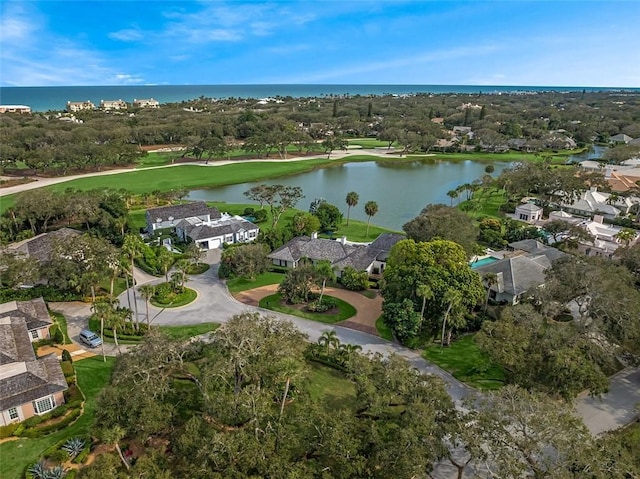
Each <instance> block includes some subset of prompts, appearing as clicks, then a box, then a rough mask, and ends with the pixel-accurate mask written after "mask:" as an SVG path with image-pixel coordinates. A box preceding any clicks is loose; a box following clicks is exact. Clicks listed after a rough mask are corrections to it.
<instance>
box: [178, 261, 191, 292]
mask: <svg viewBox="0 0 640 479" xmlns="http://www.w3.org/2000/svg"><path fill="white" fill-rule="evenodd" d="M190 266H191V263H189V260H187V259H179V260H178V261H176V264H175V268H176V272H177V273H178V274H179V275H180V286H181V287H183V288H184V284H185V283H186V282H187V271H188V270H189V267H190Z"/></svg>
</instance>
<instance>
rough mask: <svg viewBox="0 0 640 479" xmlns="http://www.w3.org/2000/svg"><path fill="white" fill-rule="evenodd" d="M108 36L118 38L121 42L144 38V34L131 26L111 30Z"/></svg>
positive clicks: (113, 38)
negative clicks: (114, 30)
mask: <svg viewBox="0 0 640 479" xmlns="http://www.w3.org/2000/svg"><path fill="white" fill-rule="evenodd" d="M108 36H109V38H111V39H112V40H120V41H121V42H136V41H138V40H142V39H143V38H144V35H143V33H142V32H141V31H140V30H137V29H133V28H127V29H124V30H119V31H117V32H111V33H109V35H108Z"/></svg>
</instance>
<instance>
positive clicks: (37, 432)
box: [20, 408, 82, 439]
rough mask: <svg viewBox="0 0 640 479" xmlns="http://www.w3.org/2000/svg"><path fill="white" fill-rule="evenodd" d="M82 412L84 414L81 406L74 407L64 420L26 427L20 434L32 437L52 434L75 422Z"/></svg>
mask: <svg viewBox="0 0 640 479" xmlns="http://www.w3.org/2000/svg"><path fill="white" fill-rule="evenodd" d="M81 414H82V410H81V409H80V408H77V409H73V410H72V411H71V412H70V413H69V415H67V416H66V417H65V418H64V419H63V420H62V421H59V422H56V423H53V424H49V425H47V426H42V427H33V428H31V429H26V430H25V431H23V432H22V433H21V434H20V436H21V437H28V438H30V439H35V438H39V437H42V436H46V435H47V434H50V433H52V432H55V431H59V430H60V429H64V428H65V427H67V426H69V425H71V423H73V422H75V420H76V419H78V418H79V417H80V415H81Z"/></svg>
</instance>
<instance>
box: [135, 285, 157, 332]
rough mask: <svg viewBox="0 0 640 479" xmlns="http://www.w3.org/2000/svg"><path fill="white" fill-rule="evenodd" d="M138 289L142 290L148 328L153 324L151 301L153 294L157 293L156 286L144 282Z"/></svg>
mask: <svg viewBox="0 0 640 479" xmlns="http://www.w3.org/2000/svg"><path fill="white" fill-rule="evenodd" d="M138 291H140V295H141V296H142V299H144V305H145V309H146V311H145V312H146V316H147V330H148V329H149V326H150V325H151V318H150V317H149V301H151V298H153V295H154V294H155V293H156V288H155V286H153V285H152V284H143V285H142V286H139V287H138Z"/></svg>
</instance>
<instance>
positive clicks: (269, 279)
mask: <svg viewBox="0 0 640 479" xmlns="http://www.w3.org/2000/svg"><path fill="white" fill-rule="evenodd" d="M283 278H284V274H283V273H274V272H272V271H267V272H266V273H263V274H260V275H258V276H256V279H254V280H250V279H247V278H232V279H229V280H227V288H229V291H230V292H231V293H233V294H235V293H240V292H241V291H247V290H250V289H255V288H259V287H261V286H267V285H269V284H280V283H281V282H282V280H283Z"/></svg>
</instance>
